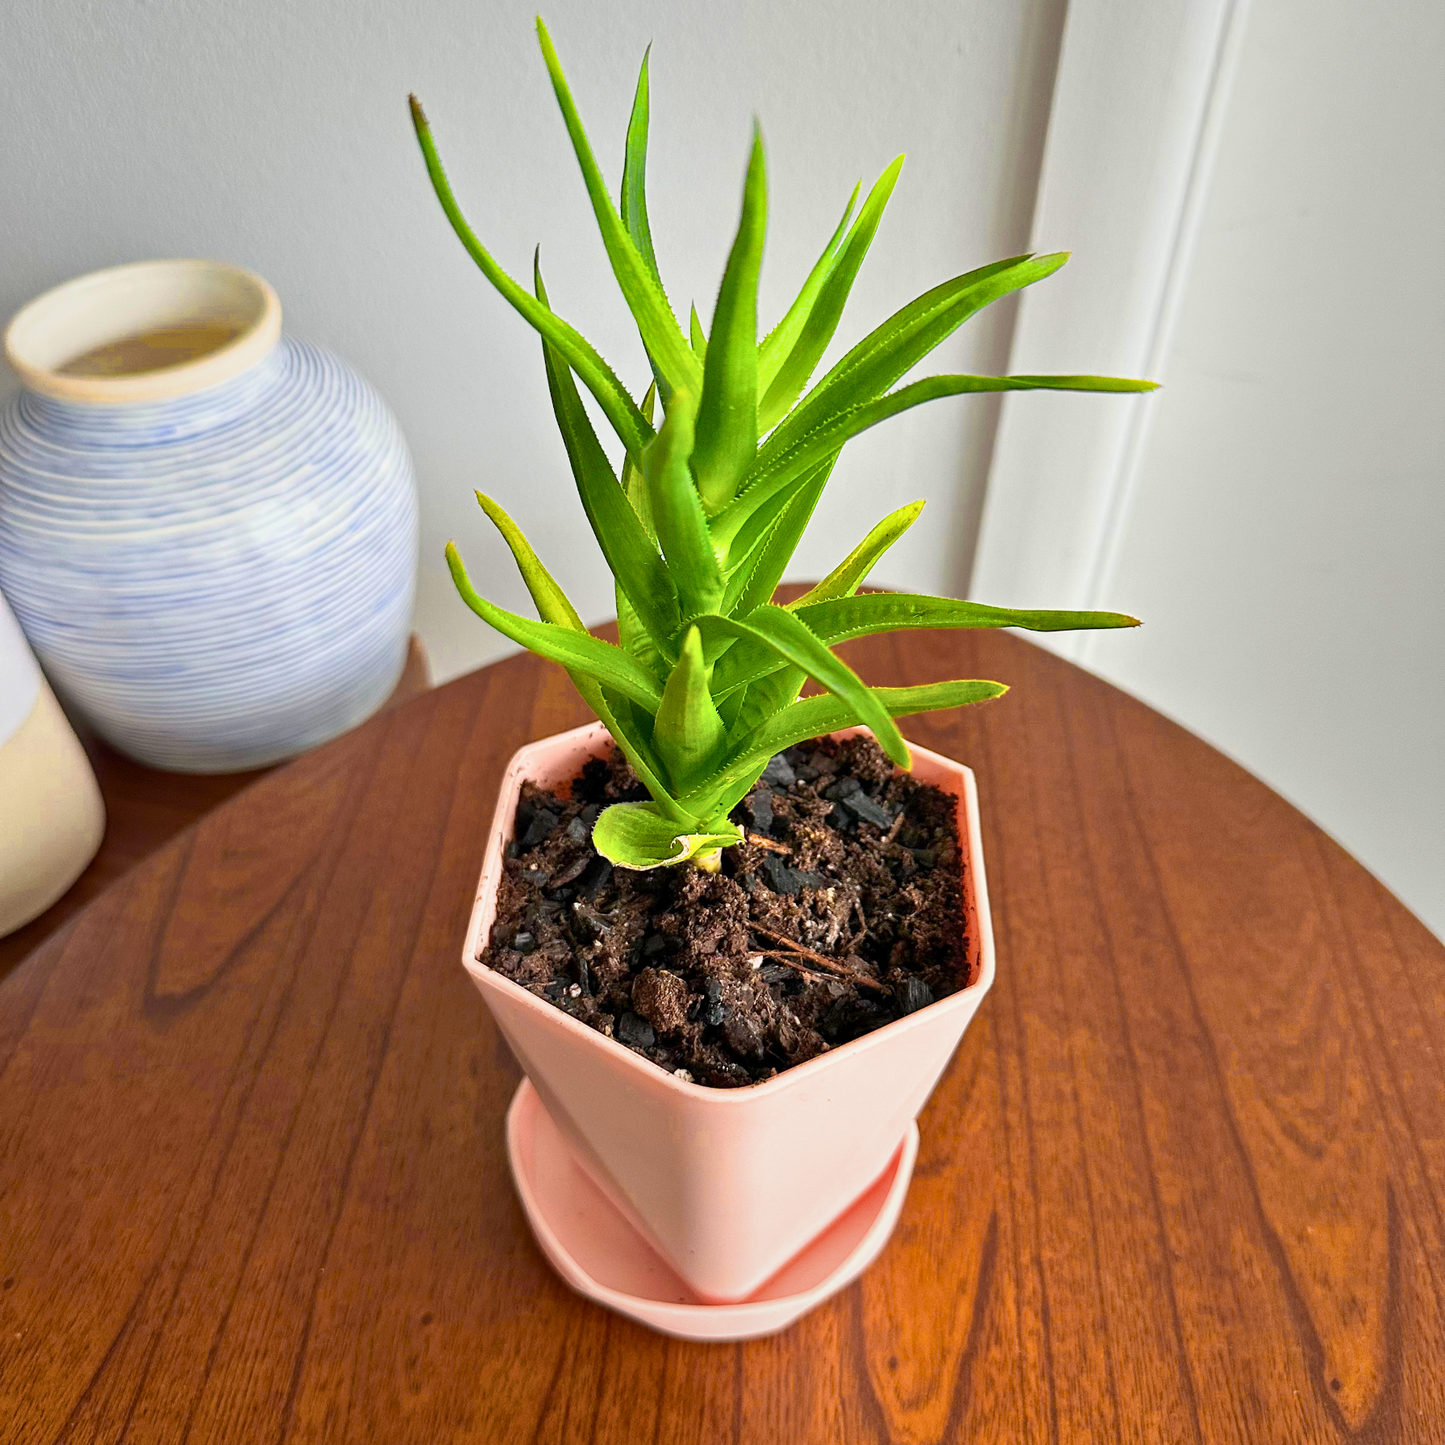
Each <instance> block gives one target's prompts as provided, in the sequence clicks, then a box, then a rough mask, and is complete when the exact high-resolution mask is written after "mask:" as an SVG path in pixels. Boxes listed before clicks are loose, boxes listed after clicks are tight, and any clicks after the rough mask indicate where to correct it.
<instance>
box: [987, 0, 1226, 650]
mask: <svg viewBox="0 0 1445 1445" xmlns="http://www.w3.org/2000/svg"><path fill="white" fill-rule="evenodd" d="M1247 5H1248V0H1069V8H1068V13H1067V16H1066V19H1065V22H1064V34H1063V41H1062V45H1061V48H1060V52H1059V66H1058V74H1057V77H1056V79H1055V84H1054V96H1053V103H1052V107H1051V110H1050V114H1049V129H1048V137H1047V140H1046V142H1045V147H1044V158H1043V165H1042V167H1041V171H1040V176H1039V191H1038V199H1037V201H1036V203H1035V207H1034V221H1033V229H1032V239H1031V248H1032V249H1033V250H1036V251H1048V250H1056V249H1059V248H1061V247H1068V248H1070V249H1071V250H1072V251H1073V252H1074V256H1073V259H1072V260H1071V261H1070V263H1069V265H1068V266H1066V267H1065V268H1064V270H1063V271H1062V272H1060V273H1059V274H1058V275H1057V276H1056V277H1054V278H1052V279H1050V280H1048V281H1045V282H1043V283H1042V284H1040V285H1038V286H1036V287H1034V288H1032V289H1030V290H1029V291H1026V292H1025V293H1024V294H1023V296H1022V297H1021V298H1020V303H1019V312H1018V319H1017V323H1016V325H1015V328H1014V334H1013V343H1012V347H1011V350H1010V356H1009V370H1010V371H1011V372H1018V373H1023V374H1028V373H1031V372H1032V373H1040V372H1055V373H1068V372H1095V373H1107V374H1112V375H1122V376H1145V377H1149V378H1150V379H1152V380H1156V381H1162V380H1164V379H1165V378H1164V377H1163V376H1162V372H1163V367H1164V362H1165V357H1166V351H1167V348H1168V344H1169V337H1170V331H1171V328H1172V325H1173V321H1174V318H1175V314H1176V312H1177V310H1178V306H1179V300H1180V297H1181V295H1182V292H1183V289H1184V280H1185V276H1186V273H1187V271H1188V266H1189V260H1190V257H1191V254H1192V251H1193V243H1194V238H1195V234H1196V232H1197V230H1198V226H1199V219H1200V215H1201V212H1202V210H1203V202H1204V199H1205V195H1206V193H1207V189H1208V181H1209V173H1210V169H1211V166H1212V162H1213V157H1214V152H1215V149H1216V143H1217V140H1218V136H1219V132H1220V129H1221V125H1222V121H1223V117H1224V113H1225V109H1226V107H1227V103H1228V92H1229V85H1230V80H1231V78H1232V75H1233V71H1234V67H1235V60H1236V57H1237V55H1238V51H1239V46H1240V39H1241V36H1242V34H1243V30H1244V19H1245V11H1246V9H1247ZM1155 405H1157V399H1156V398H1154V397H1148V396H1144V397H1138V396H1135V397H1102V396H1090V395H1041V394H1039V393H1033V394H1015V395H1011V396H1005V397H1004V399H1003V405H1002V409H1001V412H1000V416H999V424H998V432H997V435H996V438H995V442H994V452H993V459H992V463H991V466H990V469H989V478H988V491H987V494H986V497H985V500H984V510H983V517H982V523H981V526H980V530H979V540H978V550H977V552H976V554H975V559H974V566H973V574H972V579H971V584H970V588H969V595H970V596H972V597H976V598H979V599H980V600H983V601H987V602H991V603H995V604H998V605H1002V606H1025V607H1070V608H1088V607H1099V606H1102V605H1104V604H1103V601H1102V599H1103V598H1104V596H1105V595H1106V594H1107V591H1108V587H1109V583H1110V580H1111V576H1112V572H1113V568H1114V563H1115V558H1116V554H1117V551H1118V547H1119V542H1120V539H1121V537H1122V534H1123V531H1124V528H1125V525H1126V523H1127V520H1128V514H1129V508H1130V506H1131V504H1132V501H1133V497H1134V491H1135V487H1136V485H1137V477H1138V471H1139V465H1140V462H1141V460H1142V457H1143V453H1144V448H1145V443H1146V441H1147V433H1148V426H1149V418H1150V416H1151V414H1152V409H1153V407H1154V406H1155ZM1088 636H1089V634H1087V633H1055V634H1040V635H1039V637H1038V640H1039V641H1042V642H1045V643H1046V645H1049V646H1051V647H1053V648H1054V650H1055V651H1058V652H1061V653H1063V654H1064V655H1065V656H1069V657H1072V658H1074V659H1076V660H1086V659H1087V639H1088Z"/></svg>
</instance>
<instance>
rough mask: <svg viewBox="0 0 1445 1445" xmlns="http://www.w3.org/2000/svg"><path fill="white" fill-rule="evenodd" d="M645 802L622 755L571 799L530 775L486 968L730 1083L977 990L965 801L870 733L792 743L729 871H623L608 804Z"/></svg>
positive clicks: (750, 811)
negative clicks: (825, 964) (604, 816)
mask: <svg viewBox="0 0 1445 1445" xmlns="http://www.w3.org/2000/svg"><path fill="white" fill-rule="evenodd" d="M646 796H647V794H646V792H645V791H644V790H643V788H642V787H641V785H640V784H639V783H638V781H637V778H636V776H635V775H634V774H633V772H632V769H631V768H630V767H628V765H627V763H626V762H625V761H624V760H623V759H622V758H621V756H620V755H618V754H617V753H615V752H614V754H613V756H612V758H611V760H610V761H607V762H602V761H598V760H594V761H592V762H589V763H588V764H587V765H586V766H585V767H584V768H583V770H582V772H581V774H580V776H579V777H577V778H576V779H575V780H574V781H573V783H572V786H571V792H570V796H568V797H566V798H563V797H561V796H559V795H558V794H556V793H552V792H548V791H545V790H543V789H541V788H538V787H536V786H535V785H534V784H532V783H526V784H524V785H523V789H522V797H521V801H520V802H519V803H518V805H517V817H516V828H515V832H514V841H513V842H512V843H510V844H509V845H508V847H507V859H506V863H505V868H504V872H503V877H502V880H501V884H500V887H499V890H498V898H497V917H496V922H495V923H494V924H493V926H492V935H491V939H490V941H489V942H488V944H487V947H486V949H485V951H484V952H483V953H482V955H481V962H483V963H484V964H486V965H487V966H488V967H490V968H494V969H496V970H497V972H498V973H501V974H503V975H504V976H506V977H507V978H510V979H514V980H515V981H516V982H517V983H519V984H521V985H522V986H523V987H525V988H527V989H530V990H531V991H532V992H533V993H535V994H536V995H537V996H538V997H540V998H544V999H547V1000H549V1001H550V1002H551V1003H553V1004H555V1005H556V1006H557V1007H558V1008H560V1009H562V1010H564V1011H565V1012H567V1013H569V1014H571V1015H572V1016H573V1017H574V1018H578V1019H580V1020H582V1022H584V1023H587V1024H590V1025H591V1026H592V1027H593V1028H596V1029H599V1030H600V1031H601V1032H602V1033H604V1034H607V1035H609V1036H610V1037H612V1038H615V1039H617V1040H618V1041H619V1042H621V1043H623V1044H626V1045H627V1047H629V1048H631V1049H633V1050H634V1051H635V1052H637V1053H640V1054H642V1055H643V1056H644V1057H645V1058H648V1059H650V1060H651V1061H652V1062H653V1063H655V1064H657V1065H658V1066H659V1067H660V1068H664V1069H667V1070H668V1071H669V1072H672V1073H677V1074H679V1075H680V1076H682V1077H684V1078H690V1079H692V1080H693V1081H694V1082H696V1083H700V1084H710V1085H714V1086H716V1087H720V1088H734V1087H740V1086H743V1085H747V1084H754V1083H760V1082H761V1081H762V1080H764V1079H769V1078H772V1077H773V1075H774V1074H776V1073H777V1072H778V1071H779V1070H781V1069H786V1068H789V1067H791V1066H792V1065H793V1064H801V1063H803V1062H805V1061H806V1060H808V1059H811V1058H814V1057H816V1056H817V1055H818V1054H821V1053H824V1052H826V1051H827V1050H828V1049H830V1048H833V1047H836V1046H837V1045H838V1044H842V1043H846V1042H847V1041H848V1040H850V1039H855V1038H858V1037H859V1036H860V1035H862V1034H866V1033H869V1032H870V1031H872V1030H873V1029H876V1028H879V1027H881V1026H882V1025H884V1024H886V1023H891V1022H892V1021H893V1020H895V1019H898V1018H901V1017H902V1016H903V1015H904V1014H907V1013H912V1012H913V1011H914V1010H915V1009H919V1008H923V1007H925V1006H926V1005H927V1004H930V1003H932V1002H933V1001H934V1000H935V999H938V998H942V997H944V996H945V995H946V994H950V993H954V992H956V991H957V990H958V989H960V988H962V987H963V986H964V985H965V984H966V983H967V982H968V980H967V978H966V977H965V976H964V972H965V969H966V966H967V965H966V958H967V952H966V945H965V938H964V920H963V895H962V887H961V879H960V865H959V856H958V842H957V831H956V821H955V819H956V810H957V804H956V800H955V799H954V798H953V797H952V795H950V794H948V793H945V792H943V791H942V790H941V789H939V788H935V787H933V786H932V785H931V784H926V783H919V782H916V781H915V780H914V779H913V778H911V777H908V776H907V775H906V774H897V775H895V773H894V769H893V765H892V764H891V763H890V762H889V761H888V759H887V757H886V756H885V755H884V753H883V751H882V749H881V748H879V747H878V745H877V744H876V743H875V742H874V741H873V740H872V739H871V738H868V737H863V736H858V737H854V738H850V739H848V740H846V741H844V742H841V743H839V742H835V741H834V740H833V739H831V738H818V739H815V740H814V741H813V742H810V743H801V744H799V745H798V746H797V747H793V748H789V749H788V750H787V752H785V753H779V754H778V755H777V757H775V758H774V759H773V760H772V761H771V762H770V763H769V764H768V767H767V771H766V772H764V774H763V776H762V778H761V779H760V780H759V782H758V784H757V786H756V787H755V788H754V790H753V792H752V793H751V794H749V796H748V797H747V798H746V799H744V801H743V802H742V803H741V804H740V805H739V807H738V808H737V809H736V810H735V811H734V812H733V815H732V816H733V821H734V822H736V823H738V824H740V825H741V826H742V827H743V828H744V829H745V830H746V831H747V832H748V833H749V834H750V835H752V839H756V841H752V840H750V841H748V842H745V843H741V844H739V845H737V846H736V847H732V848H727V849H724V851H723V855H722V856H723V864H722V871H721V872H720V873H713V874H710V873H704V872H702V871H701V870H699V869H697V868H693V867H689V866H687V865H683V866H681V867H675V868H656V869H652V870H650V871H646V872H636V871H634V870H632V869H629V868H613V866H612V865H611V864H610V863H609V862H608V861H607V860H606V859H605V858H603V857H601V856H600V855H599V854H598V853H597V852H596V851H595V850H594V849H593V847H592V843H591V833H592V825H593V823H594V822H596V820H597V815H598V814H599V813H600V812H601V811H602V809H603V808H604V807H605V806H606V805H607V804H608V803H611V802H620V801H630V800H641V799H643V798H645V797H646ZM769 845H772V846H769ZM759 929H762V930H765V931H766V932H759V931H758V930H759ZM767 933H771V934H774V935H779V936H782V937H784V938H787V939H790V940H792V941H794V942H796V943H798V944H801V945H803V946H804V947H806V948H808V949H811V950H812V951H813V952H815V953H818V954H821V955H823V957H824V958H826V959H828V960H831V961H833V962H834V963H835V964H836V965H838V966H839V967H841V968H842V969H843V970H845V971H846V972H847V973H848V974H850V975H851V976H852V977H850V978H842V977H838V976H836V975H834V974H832V973H829V972H826V971H824V970H823V969H822V968H821V967H819V966H818V965H817V964H815V963H809V962H808V960H807V959H806V958H804V957H801V956H798V955H796V954H791V953H790V952H789V950H788V949H787V948H786V947H785V946H783V945H781V944H778V943H776V942H774V941H772V940H770V939H768V938H767V936H766V934H767ZM793 960H796V965H795V963H794V962H793ZM854 978H861V979H863V980H865V982H863V983H859V982H854V981H853V979H854ZM869 983H871V984H872V985H873V986H872V987H869V986H868V985H869Z"/></svg>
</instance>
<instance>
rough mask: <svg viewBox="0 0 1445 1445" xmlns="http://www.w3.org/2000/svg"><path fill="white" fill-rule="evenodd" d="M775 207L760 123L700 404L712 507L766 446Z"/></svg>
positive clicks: (702, 458)
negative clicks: (770, 237) (764, 318)
mask: <svg viewBox="0 0 1445 1445" xmlns="http://www.w3.org/2000/svg"><path fill="white" fill-rule="evenodd" d="M767 211H768V181H767V168H766V165H765V163H764V160H763V137H762V134H761V132H760V131H758V130H757V129H756V127H755V128H754V130H753V149H752V154H751V156H750V157H749V159H748V175H747V181H746V183H745V185H744V187H743V213H742V218H741V219H740V220H739V221H738V230H737V235H736V237H735V238H734V240H733V247H732V251H731V252H730V253H729V255H728V264H727V270H726V271H724V272H723V279H722V286H721V288H720V289H719V291H718V297H717V306H716V308H715V309H714V311H713V314H712V330H711V332H710V333H709V342H708V347H707V352H706V357H707V359H706V362H705V363H704V367H703V378H702V395H701V397H700V398H699V399H698V404H697V430H696V440H695V442H694V444H693V450H692V473H693V476H694V477H695V478H696V479H697V490H698V495H699V496H700V497H701V498H702V505H703V510H704V511H706V512H708V513H712V512H716V511H718V510H719V509H720V508H721V507H722V506H723V505H724V504H725V503H727V502H729V501H731V500H732V497H733V494H734V493H735V492H736V491H737V489H738V483H739V482H740V481H742V479H743V474H744V473H745V472H746V471H747V469H748V468H749V467H750V466H751V465H752V461H753V457H754V455H755V454H756V453H757V449H758V270H759V268H760V267H761V266H762V263H763V235H764V232H765V230H766V228H767Z"/></svg>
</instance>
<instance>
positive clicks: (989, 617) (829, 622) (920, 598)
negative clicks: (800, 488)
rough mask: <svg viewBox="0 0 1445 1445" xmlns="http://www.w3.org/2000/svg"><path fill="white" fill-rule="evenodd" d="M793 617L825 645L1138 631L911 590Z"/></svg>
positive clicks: (1120, 620)
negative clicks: (894, 636) (966, 634)
mask: <svg viewBox="0 0 1445 1445" xmlns="http://www.w3.org/2000/svg"><path fill="white" fill-rule="evenodd" d="M796 610H797V615H798V616H799V617H800V618H802V620H803V621H804V622H806V623H807V624H808V626H809V627H810V628H811V629H812V630H813V631H814V632H816V633H817V634H818V636H819V637H821V638H822V639H823V640H824V641H825V642H827V644H828V645H829V646H830V647H836V646H837V645H838V643H840V642H846V641H847V640H848V639H849V638H852V637H864V636H867V635H869V634H871V633H875V632H894V631H898V630H900V629H902V628H916V627H947V628H981V627H1022V628H1025V629H1026V630H1028V631H1030V632H1073V631H1077V630H1083V629H1098V628H1110V627H1137V626H1138V625H1139V619H1138V618H1137V617H1129V616H1126V615H1125V614H1124V613H1122V612H1059V611H1041V610H1028V609H1023V608H1015V607H989V606H986V605H985V604H984V603H982V602H960V601H958V600H957V599H955V598H952V597H929V596H927V595H925V594H923V593H916V592H867V593H865V594H864V595H863V596H861V597H841V598H836V599H834V600H832V601H825V602H812V603H806V604H804V603H799V604H797V608H796Z"/></svg>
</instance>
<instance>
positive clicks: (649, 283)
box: [537, 16, 702, 388]
mask: <svg viewBox="0 0 1445 1445" xmlns="http://www.w3.org/2000/svg"><path fill="white" fill-rule="evenodd" d="M537 39H538V40H539V41H540V42H541V46H542V57H543V59H544V60H545V61H546V63H547V73H548V75H550V76H551V78H552V89H553V91H554V92H555V93H556V96H557V104H558V107H559V108H560V109H561V111H562V119H563V121H564V122H565V124H566V126H567V135H568V137H569V138H570V139H571V141H572V149H573V151H574V153H575V154H576V156H577V164H578V165H579V166H580V167H581V169H582V179H583V181H584V182H585V183H586V186H587V194H588V196H589V197H590V198H591V200H592V211H593V214H594V215H595V216H596V217H597V228H598V230H599V231H600V232H601V233H602V244H603V246H604V247H606V250H607V259H608V260H609V261H610V262H611V263H612V274H613V275H614V276H615V277H616V278H617V284H618V286H619V287H620V288H621V290H622V295H623V298H624V299H625V300H626V302H627V306H628V310H630V311H631V312H632V317H633V320H635V321H636V322H637V329H638V331H639V332H640V333H641V335H642V342H643V345H644V346H646V347H647V352H648V355H649V356H651V357H652V359H653V360H654V361H655V362H656V363H657V364H658V366H659V367H661V368H662V372H663V374H664V375H665V376H666V377H667V379H668V381H669V383H670V384H671V385H673V386H690V387H694V388H695V387H696V386H697V385H698V384H699V383H700V382H701V380H702V368H701V367H700V366H699V365H698V362H697V358H696V357H695V356H694V355H693V354H692V350H691V348H690V347H689V346H688V344H687V338H686V337H684V336H683V334H682V331H681V330H680V328H679V327H678V324H677V318H676V317H674V316H673V314H672V308H671V307H670V306H669V305H668V303H667V297H666V296H665V295H664V294H663V291H662V287H661V285H660V284H659V283H658V281H657V280H656V279H655V277H654V276H653V274H652V272H651V271H650V270H649V269H648V266H647V262H646V261H644V260H643V258H642V255H641V254H640V253H639V251H638V249H637V247H636V246H635V245H634V244H633V241H632V237H631V236H630V235H628V233H627V228H626V227H625V226H624V225H623V224H622V217H621V216H619V215H618V214H617V211H616V209H615V208H614V207H613V204H612V197H611V196H610V195H608V193H607V184H606V182H605V181H604V180H603V179H602V172H601V170H600V169H599V168H598V165H597V161H596V158H595V157H594V156H593V154H592V146H591V144H590V142H589V141H588V139H587V132H586V131H585V130H584V129H583V128H582V120H581V117H580V116H578V114H577V107H576V105H575V104H574V103H573V100H572V93H571V91H569V90H568V88H567V78H566V76H565V75H563V73H562V64H561V62H560V61H559V60H558V59H557V51H556V49H555V48H554V47H553V45H552V37H551V36H550V35H549V34H548V33H547V27H546V26H545V25H544V24H543V23H542V18H541V16H538V17H537Z"/></svg>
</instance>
